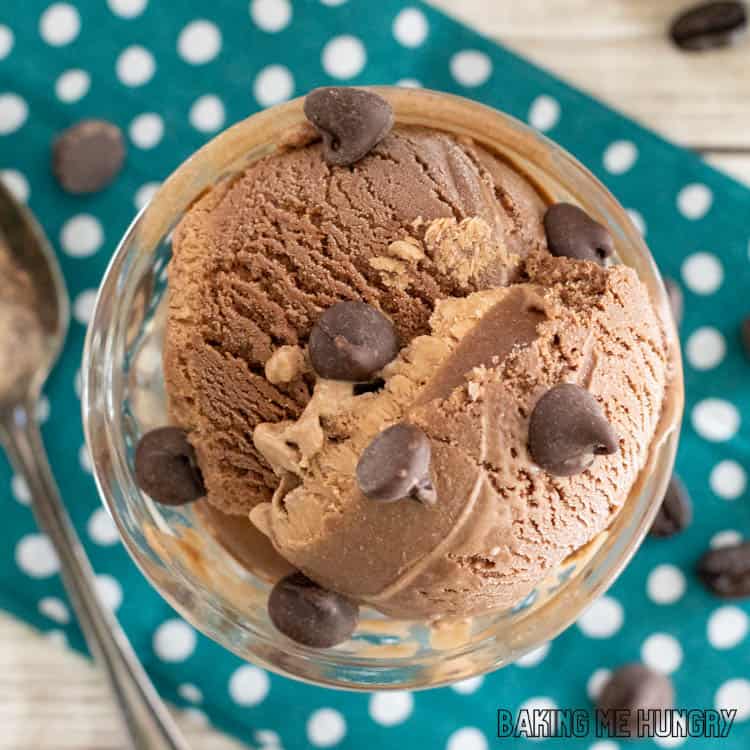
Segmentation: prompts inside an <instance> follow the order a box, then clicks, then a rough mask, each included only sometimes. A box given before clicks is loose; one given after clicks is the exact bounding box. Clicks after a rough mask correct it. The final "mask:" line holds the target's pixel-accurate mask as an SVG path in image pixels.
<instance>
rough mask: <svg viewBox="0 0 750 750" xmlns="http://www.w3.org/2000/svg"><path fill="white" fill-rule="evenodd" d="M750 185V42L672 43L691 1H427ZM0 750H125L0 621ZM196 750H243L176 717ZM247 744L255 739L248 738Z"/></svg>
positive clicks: (77, 686) (67, 672) (62, 665)
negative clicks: (716, 47) (705, 47)
mask: <svg viewBox="0 0 750 750" xmlns="http://www.w3.org/2000/svg"><path fill="white" fill-rule="evenodd" d="M430 2H432V4H433V5H435V6H436V7H439V8H442V9H443V10H445V11H446V12H448V13H451V14H453V15H454V16H456V17H457V18H459V19H460V20H463V21H465V22H466V23H468V24H470V25H472V26H474V27H475V28H477V29H478V30H480V31H481V32H483V33H484V34H485V35H487V36H490V37H494V38H497V39H498V40H500V41H502V42H504V43H505V44H506V45H508V46H509V47H511V48H512V49H514V50H516V51H518V52H520V53H521V54H523V55H525V56H527V57H528V58H530V59H531V60H533V61H535V62H537V63H538V64H540V65H542V66H543V67H545V68H547V69H549V70H551V71H553V72H555V73H557V74H558V75H560V76H561V77H562V78H565V79H567V80H568V81H569V82H571V83H573V84H575V85H577V86H579V87H581V88H583V89H585V90H587V91H589V92H590V93H592V94H594V95H596V96H598V97H600V98H601V99H603V100H604V101H606V102H607V103H609V104H611V105H613V106H614V107H616V108H618V109H620V110H622V111H623V112H625V113H626V114H628V115H631V116H632V117H635V118H636V119H638V120H640V121H641V122H643V123H644V124H646V125H648V126H650V127H652V128H654V129H656V130H658V131H660V132H661V133H663V134H664V135H666V136H667V137H668V138H671V139H672V140H674V141H676V142H677V143H680V144H682V145H684V146H687V147H690V148H693V149H696V150H697V151H700V152H701V153H702V154H704V155H705V157H706V158H707V159H708V160H709V161H710V162H711V163H712V164H715V165H716V166H718V167H720V168H721V169H724V170H726V171H727V172H729V173H730V174H733V175H735V176H736V177H738V178H739V179H741V180H743V181H745V182H747V183H748V184H750V127H748V123H750V39H749V40H748V42H747V43H746V44H744V45H742V46H740V47H738V48H735V49H731V50H724V51H719V52H711V53H706V54H698V55H687V54H684V53H681V52H679V51H677V50H675V49H674V48H673V47H672V45H671V44H670V43H669V42H668V41H667V39H666V36H665V29H666V27H667V25H668V21H669V19H670V18H671V17H672V16H673V15H674V14H675V13H676V12H677V10H678V9H680V8H682V7H684V6H685V5H686V3H688V2H690V0H658V1H655V0H524V1H523V2H517V1H516V0H430ZM0 695H2V700H0V750H92V749H93V748H96V750H120V749H121V748H124V744H123V741H122V737H121V734H120V729H119V726H118V720H117V715H116V713H115V710H114V707H113V705H112V704H111V702H110V700H109V696H108V694H107V691H106V688H105V687H104V685H103V684H102V683H101V681H100V679H99V677H98V675H97V674H96V672H95V671H94V670H93V669H92V668H91V667H90V666H89V665H88V664H87V663H86V662H85V661H84V660H83V659H82V658H81V657H79V656H77V655H75V654H73V653H72V652H70V651H66V650H63V649H61V648H59V647H58V646H57V645H55V644H52V643H50V642H48V641H47V640H45V639H44V638H42V637H40V636H39V635H38V634H35V633H34V632H32V631H31V630H30V629H29V628H27V627H26V626H24V625H22V624H20V623H18V622H15V621H13V620H12V619H10V618H8V617H6V616H3V615H0ZM180 722H181V724H182V725H183V727H184V728H185V731H186V734H187V735H188V737H189V739H190V740H191V741H192V743H193V746H194V747H195V748H200V750H229V748H238V747H239V745H237V744H236V743H234V742H232V741H230V740H228V739H227V738H225V737H222V736H221V735H219V734H218V733H216V732H213V731H211V730H209V729H206V728H205V727H201V726H200V716H196V715H195V714H193V715H188V716H182V717H180ZM247 741H248V742H252V741H253V738H252V737H248V738H247Z"/></svg>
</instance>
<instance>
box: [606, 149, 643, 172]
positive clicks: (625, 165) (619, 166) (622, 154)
mask: <svg viewBox="0 0 750 750" xmlns="http://www.w3.org/2000/svg"><path fill="white" fill-rule="evenodd" d="M636 159H638V148H637V146H636V145H635V143H633V142H632V141H615V142H614V143H612V144H610V145H609V146H608V147H607V150H606V151H605V152H604V168H605V169H606V170H607V171H608V172H611V173H612V174H624V173H625V172H627V171H628V170H629V169H630V168H631V167H632V166H633V164H635V162H636Z"/></svg>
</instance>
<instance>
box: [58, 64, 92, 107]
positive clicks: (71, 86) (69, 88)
mask: <svg viewBox="0 0 750 750" xmlns="http://www.w3.org/2000/svg"><path fill="white" fill-rule="evenodd" d="M90 86H91V76H90V75H89V74H88V73H87V72H86V71H85V70H81V69H80V68H73V69H72V70H66V71H65V72H64V73H62V74H61V75H60V76H59V77H58V79H57V81H55V95H56V96H57V98H58V99H59V100H60V101H61V102H65V103H66V104H70V103H71V102H77V101H78V100H79V99H82V98H83V97H84V96H86V94H87V93H88V90H89V88H90Z"/></svg>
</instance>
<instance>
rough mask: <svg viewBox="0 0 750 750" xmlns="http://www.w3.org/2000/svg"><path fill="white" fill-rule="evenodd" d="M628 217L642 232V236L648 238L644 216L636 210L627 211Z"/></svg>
mask: <svg viewBox="0 0 750 750" xmlns="http://www.w3.org/2000/svg"><path fill="white" fill-rule="evenodd" d="M627 213H628V216H629V217H630V221H632V222H633V226H634V227H635V228H636V229H637V230H638V231H639V232H640V234H641V235H642V236H643V237H645V236H646V231H647V227H646V220H645V219H644V218H643V215H642V214H641V213H640V212H639V211H636V210H635V209H634V208H629V209H627Z"/></svg>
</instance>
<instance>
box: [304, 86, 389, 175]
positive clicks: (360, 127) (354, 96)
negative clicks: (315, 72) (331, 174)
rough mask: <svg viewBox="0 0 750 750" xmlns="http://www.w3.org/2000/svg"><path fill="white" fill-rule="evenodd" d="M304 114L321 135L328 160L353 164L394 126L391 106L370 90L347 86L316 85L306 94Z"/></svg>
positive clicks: (330, 162)
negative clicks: (325, 86) (319, 86)
mask: <svg viewBox="0 0 750 750" xmlns="http://www.w3.org/2000/svg"><path fill="white" fill-rule="evenodd" d="M305 116H306V117H307V119H308V120H310V122H311V123H312V124H313V125H314V126H315V129H316V130H317V131H318V132H319V133H320V135H321V137H322V138H323V156H324V158H325V160H326V161H327V162H328V163H329V164H334V165H340V166H344V165H348V164H354V162H356V161H359V160H360V159H361V158H362V157H363V156H365V155H366V154H367V153H369V151H370V150H371V149H373V148H374V147H375V146H377V144H378V143H380V141H382V140H383V138H385V136H386V135H387V134H388V131H389V130H390V129H391V128H392V127H393V109H392V108H391V105H390V104H389V103H388V102H387V101H386V100H385V99H383V98H382V97H380V96H378V95H377V94H374V93H373V92H372V91H364V90H363V89H353V88H347V87H341V86H339V87H329V88H321V89H315V90H314V91H311V92H310V93H309V94H308V95H307V96H306V97H305Z"/></svg>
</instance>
